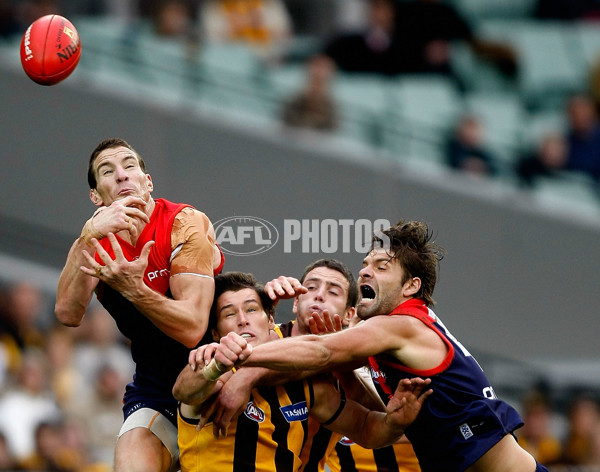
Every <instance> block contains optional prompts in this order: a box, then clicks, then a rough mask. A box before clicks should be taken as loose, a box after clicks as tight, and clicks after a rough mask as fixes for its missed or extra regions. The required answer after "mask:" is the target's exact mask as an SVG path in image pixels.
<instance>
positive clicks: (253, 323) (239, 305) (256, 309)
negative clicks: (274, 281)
mask: <svg viewBox="0 0 600 472" xmlns="http://www.w3.org/2000/svg"><path fill="white" fill-rule="evenodd" d="M216 314H217V329H216V331H217V333H216V334H217V337H219V338H222V337H223V336H225V335H227V333H231V332H234V333H237V334H239V335H240V336H242V337H243V338H245V339H246V340H247V341H248V343H249V344H252V345H253V346H257V345H259V344H261V343H264V342H266V341H268V340H269V334H270V330H271V329H272V328H273V327H274V326H273V318H272V317H270V316H269V315H267V313H265V310H264V309H263V306H262V304H261V302H260V297H259V296H258V294H257V293H256V291H255V290H253V289H251V288H244V289H242V290H238V291H236V292H232V291H228V292H224V293H222V294H221V295H220V296H219V298H218V299H217V307H216Z"/></svg>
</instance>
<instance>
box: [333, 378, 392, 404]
mask: <svg viewBox="0 0 600 472" xmlns="http://www.w3.org/2000/svg"><path fill="white" fill-rule="evenodd" d="M335 376H336V377H337V379H338V381H339V383H340V386H341V387H342V389H343V390H344V392H345V394H346V396H347V397H348V398H351V399H352V400H354V401H356V402H358V403H360V404H361V405H363V406H365V407H367V408H368V409H370V410H375V411H385V405H384V403H383V401H382V400H381V398H379V395H377V392H376V391H375V390H374V389H373V388H372V387H371V386H370V385H368V384H367V381H366V380H364V379H363V378H362V377H361V376H360V375H359V374H358V373H357V372H356V371H355V370H348V371H335Z"/></svg>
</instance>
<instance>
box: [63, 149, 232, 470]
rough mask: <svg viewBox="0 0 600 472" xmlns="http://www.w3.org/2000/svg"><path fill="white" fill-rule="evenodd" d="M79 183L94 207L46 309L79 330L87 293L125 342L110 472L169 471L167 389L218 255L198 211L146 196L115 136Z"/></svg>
mask: <svg viewBox="0 0 600 472" xmlns="http://www.w3.org/2000/svg"><path fill="white" fill-rule="evenodd" d="M88 183H89V185H90V199H91V200H92V202H93V203H94V205H96V206H97V207H98V210H97V211H96V212H95V213H94V214H93V216H92V217H91V218H90V219H89V220H88V221H87V222H86V223H85V225H84V226H83V230H82V232H81V236H80V237H79V238H77V240H76V241H75V242H74V243H73V245H72V247H71V249H70V251H69V254H68V256H67V260H66V263H65V266H64V268H63V270H62V273H61V275H60V278H59V282H58V289H57V294H56V305H55V313H56V316H57V318H58V320H59V321H60V322H61V323H63V324H64V325H67V326H78V325H79V324H80V323H81V320H82V318H83V316H84V315H85V312H86V309H87V307H88V305H89V303H90V301H91V299H92V296H93V295H94V293H96V296H97V298H98V300H99V301H100V302H101V303H102V305H103V306H104V307H105V308H106V309H107V310H108V312H109V313H110V314H111V316H113V318H115V321H116V323H117V326H118V327H119V329H120V331H121V332H122V333H123V334H124V335H125V336H126V337H127V338H129V339H130V340H131V352H132V357H133V360H134V362H135V364H136V370H135V375H134V380H133V382H131V383H130V384H129V385H127V388H126V392H125V397H124V408H123V412H124V417H125V421H124V423H123V427H122V428H121V431H120V432H119V438H118V440H117V445H116V449H115V469H114V470H115V471H116V472H123V471H126V472H136V471H139V472H154V471H155V472H166V471H167V470H176V467H177V462H178V449H177V429H176V425H177V412H176V408H177V402H176V401H175V399H174V398H173V396H172V392H171V389H172V387H173V384H174V382H175V379H176V378H177V375H178V374H179V372H180V371H181V369H182V367H183V366H184V365H185V364H186V361H187V356H188V353H189V349H190V348H193V347H195V346H197V345H198V343H199V342H200V341H201V340H202V338H203V336H204V334H205V332H206V329H207V326H208V318H209V314H210V307H211V303H212V300H213V293H214V280H213V276H214V274H215V273H217V272H219V271H220V269H221V267H222V263H223V257H222V254H221V251H220V249H219V248H218V246H217V245H216V244H215V241H214V232H213V229H212V225H211V223H210V221H209V219H208V217H207V216H206V215H205V214H204V213H202V212H200V211H198V210H196V209H194V208H192V207H191V206H190V205H186V204H175V203H172V202H169V201H167V200H164V199H154V198H152V191H153V190H154V185H153V182H152V178H151V176H150V175H149V174H147V173H146V170H145V163H144V161H143V159H142V157H141V156H140V155H139V154H138V153H137V152H136V151H135V150H134V149H133V148H132V147H131V146H130V145H129V144H128V143H127V142H126V141H124V140H123V139H119V138H111V139H107V140H105V141H103V142H101V143H100V144H99V145H98V146H97V147H96V149H95V150H94V151H93V152H92V154H91V156H90V159H89V165H88ZM142 274H143V276H142Z"/></svg>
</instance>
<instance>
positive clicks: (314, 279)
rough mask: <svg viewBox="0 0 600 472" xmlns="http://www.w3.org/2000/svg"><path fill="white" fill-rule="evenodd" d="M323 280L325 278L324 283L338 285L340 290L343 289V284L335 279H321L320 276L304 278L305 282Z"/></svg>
mask: <svg viewBox="0 0 600 472" xmlns="http://www.w3.org/2000/svg"><path fill="white" fill-rule="evenodd" d="M323 280H325V284H326V285H333V286H334V287H339V288H341V289H342V290H344V286H343V285H342V284H341V283H339V282H336V281H331V280H327V279H323V278H321V277H309V278H308V279H306V280H305V282H311V281H313V282H322V281H323Z"/></svg>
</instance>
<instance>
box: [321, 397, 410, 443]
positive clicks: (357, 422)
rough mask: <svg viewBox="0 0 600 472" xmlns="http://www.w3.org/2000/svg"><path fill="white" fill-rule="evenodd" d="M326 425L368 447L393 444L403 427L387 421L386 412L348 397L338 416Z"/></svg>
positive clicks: (399, 436)
mask: <svg viewBox="0 0 600 472" xmlns="http://www.w3.org/2000/svg"><path fill="white" fill-rule="evenodd" d="M327 427H328V428H329V429H331V430H333V431H335V432H337V433H340V434H343V435H344V436H346V437H348V438H350V439H351V440H352V441H354V442H356V443H357V444H359V445H360V446H362V447H365V448H368V449H377V448H380V447H384V446H388V445H390V444H394V443H395V442H397V441H398V440H399V439H400V438H401V437H402V436H403V434H404V428H403V427H399V426H398V425H397V424H389V423H388V421H387V415H386V413H384V412H380V411H372V410H368V409H366V408H365V407H363V406H362V405H359V404H358V403H356V402H354V401H353V400H350V399H348V400H347V401H346V405H345V407H344V411H343V412H342V414H341V415H340V416H339V418H338V419H337V420H336V421H335V422H333V423H332V424H331V425H329V426H327Z"/></svg>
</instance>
